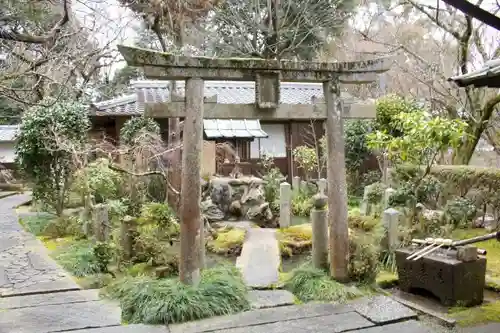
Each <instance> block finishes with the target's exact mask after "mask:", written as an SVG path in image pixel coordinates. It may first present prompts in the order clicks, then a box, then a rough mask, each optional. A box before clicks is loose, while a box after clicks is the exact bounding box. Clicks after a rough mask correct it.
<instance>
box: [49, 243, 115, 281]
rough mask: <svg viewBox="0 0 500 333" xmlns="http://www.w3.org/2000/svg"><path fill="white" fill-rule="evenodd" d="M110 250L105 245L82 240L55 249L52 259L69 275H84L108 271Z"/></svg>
mask: <svg viewBox="0 0 500 333" xmlns="http://www.w3.org/2000/svg"><path fill="white" fill-rule="evenodd" d="M111 255H112V254H111V251H110V249H109V248H108V246H107V245H105V244H102V243H99V244H97V245H94V244H92V243H91V242H89V241H86V240H82V241H78V242H75V243H72V244H69V245H68V246H63V247H60V248H58V249H56V250H55V251H54V253H53V256H54V259H55V260H56V261H57V262H58V263H59V264H60V265H61V266H62V267H63V268H64V269H65V270H67V271H68V272H70V273H71V275H73V276H76V277H84V276H89V275H94V274H99V273H108V267H107V265H108V264H109V262H110V261H111Z"/></svg>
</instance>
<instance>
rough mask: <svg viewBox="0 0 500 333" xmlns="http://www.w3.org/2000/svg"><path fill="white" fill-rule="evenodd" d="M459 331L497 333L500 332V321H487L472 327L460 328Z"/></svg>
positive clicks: (464, 332)
mask: <svg viewBox="0 0 500 333" xmlns="http://www.w3.org/2000/svg"><path fill="white" fill-rule="evenodd" d="M460 332H461V333H498V332H500V323H489V324H484V325H479V326H474V327H466V328H462V329H461V331H460Z"/></svg>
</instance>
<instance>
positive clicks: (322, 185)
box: [318, 178, 328, 195]
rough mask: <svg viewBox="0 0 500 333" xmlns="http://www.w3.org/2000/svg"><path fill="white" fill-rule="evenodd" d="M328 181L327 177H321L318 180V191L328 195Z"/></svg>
mask: <svg viewBox="0 0 500 333" xmlns="http://www.w3.org/2000/svg"><path fill="white" fill-rule="evenodd" d="M327 185H328V184H327V182H326V179H325V178H320V179H319V180H318V193H321V194H324V195H326V190H327Z"/></svg>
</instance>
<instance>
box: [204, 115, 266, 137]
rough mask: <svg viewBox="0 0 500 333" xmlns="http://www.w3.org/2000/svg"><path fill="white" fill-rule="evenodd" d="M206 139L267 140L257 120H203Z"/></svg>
mask: <svg viewBox="0 0 500 333" xmlns="http://www.w3.org/2000/svg"><path fill="white" fill-rule="evenodd" d="M203 130H204V131H205V136H206V138H207V139H218V138H267V136H268V135H267V133H266V132H264V131H263V130H262V128H261V127H260V121H259V120H258V119H248V120H247V119H244V120H235V119H203Z"/></svg>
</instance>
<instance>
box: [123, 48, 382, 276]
mask: <svg viewBox="0 0 500 333" xmlns="http://www.w3.org/2000/svg"><path fill="white" fill-rule="evenodd" d="M118 49H119V51H120V52H121V54H122V55H123V56H124V58H125V60H126V61H127V64H128V65H129V66H136V67H142V68H143V69H144V73H145V76H146V77H147V78H149V79H161V80H185V81H186V85H185V96H186V97H185V100H183V101H172V103H169V104H167V105H166V106H165V108H163V107H162V108H161V109H158V108H159V107H160V106H158V107H155V108H153V110H151V112H150V113H149V115H150V116H154V117H159V116H161V117H168V118H170V117H184V139H183V154H182V181H181V199H180V200H181V209H180V211H181V212H180V215H181V216H180V218H181V254H180V256H181V260H180V279H181V281H183V282H185V283H188V284H192V283H196V282H197V281H198V279H199V268H200V267H199V262H200V253H202V251H203V249H202V248H200V246H201V245H202V244H203V242H202V238H203V237H202V235H203V223H202V221H201V215H200V214H201V210H200V201H201V182H200V180H201V152H202V146H203V118H204V117H205V112H204V111H205V110H204V109H205V106H208V110H207V112H206V113H207V114H206V116H208V117H210V118H218V119H224V118H225V119H275V120H283V119H286V120H306V119H326V135H327V156H328V163H327V178H328V207H329V211H330V212H333V214H328V222H329V242H330V270H331V275H332V276H333V277H334V278H335V279H336V280H338V281H347V279H348V263H349V262H348V261H349V235H348V222H347V210H348V207H347V191H346V173H345V158H344V138H343V118H344V117H343V106H342V101H341V99H340V84H341V83H347V84H361V83H370V82H373V81H375V80H376V79H377V74H379V73H383V72H385V71H387V70H389V68H390V64H391V59H390V58H380V59H376V60H369V61H360V62H335V63H318V62H295V61H284V60H264V59H253V58H250V59H244V58H207V57H185V56H176V55H172V54H168V53H162V52H157V51H152V50H146V49H140V48H135V47H128V46H118ZM204 80H231V81H255V101H256V102H255V105H254V106H252V105H246V106H242V105H226V106H221V105H217V107H213V106H214V104H213V102H212V104H210V103H206V104H205V102H204V98H203V97H204V93H203V91H204ZM280 81H289V82H293V81H295V82H297V81H300V82H321V83H323V93H324V97H325V103H324V104H323V105H321V104H318V105H316V106H315V107H313V108H311V107H307V108H305V107H303V108H301V107H297V108H291V107H289V106H287V105H283V106H280V103H279V101H280ZM207 102H208V101H207ZM210 105H211V106H210ZM346 111H348V110H346ZM208 117H205V118H208Z"/></svg>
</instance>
